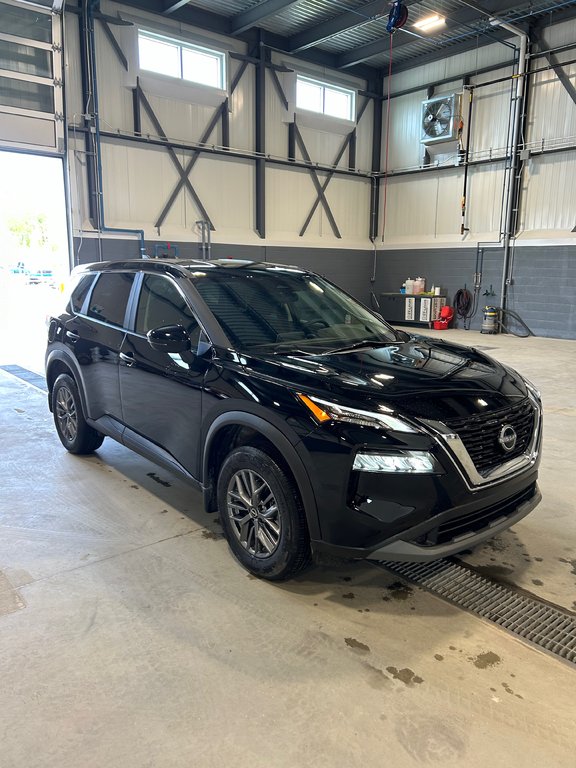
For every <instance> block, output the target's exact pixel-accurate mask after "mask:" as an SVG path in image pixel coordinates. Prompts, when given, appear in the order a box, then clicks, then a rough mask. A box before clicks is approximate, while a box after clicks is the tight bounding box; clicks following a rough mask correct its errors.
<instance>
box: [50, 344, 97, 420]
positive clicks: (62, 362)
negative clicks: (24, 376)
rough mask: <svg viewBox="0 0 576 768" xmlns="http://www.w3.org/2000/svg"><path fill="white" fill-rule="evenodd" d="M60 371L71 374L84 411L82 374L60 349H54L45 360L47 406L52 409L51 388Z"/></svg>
mask: <svg viewBox="0 0 576 768" xmlns="http://www.w3.org/2000/svg"><path fill="white" fill-rule="evenodd" d="M62 373H67V374H68V375H69V376H72V378H73V379H74V381H75V382H76V386H77V387H78V393H79V395H80V399H81V401H82V409H83V410H84V413H87V410H86V398H85V396H84V381H83V378H82V374H81V373H80V370H79V366H78V364H77V363H76V362H75V361H74V359H73V358H71V357H70V356H69V355H67V354H66V353H65V352H63V351H62V350H54V351H53V352H51V353H50V355H49V356H48V358H47V360H46V385H47V388H48V407H49V408H50V411H52V390H53V389H54V382H55V381H56V379H57V378H58V376H60V374H62Z"/></svg>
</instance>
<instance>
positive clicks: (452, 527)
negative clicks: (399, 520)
mask: <svg viewBox="0 0 576 768" xmlns="http://www.w3.org/2000/svg"><path fill="white" fill-rule="evenodd" d="M535 491H536V483H532V485H530V486H529V487H528V488H526V489H525V490H523V491H521V492H520V493H517V494H515V495H514V496H510V497H509V498H507V499H504V500H503V501H499V502H498V503H497V504H493V505H492V506H491V507H484V508H483V509H479V510H477V511H476V512H470V513H468V514H467V515H460V516H459V517H453V518H451V519H450V520H447V521H446V522H445V523H441V524H440V525H439V526H438V527H437V528H433V529H432V530H431V531H428V533H426V534H425V535H424V536H421V537H420V538H419V540H418V542H417V543H418V544H420V545H423V546H428V547H430V546H434V545H436V544H447V543H448V542H451V541H454V539H457V538H458V537H460V536H464V535H466V534H469V533H478V532H479V531H482V530H483V529H484V528H487V527H488V526H489V525H490V524H491V523H495V522H496V521H497V520H501V519H503V518H505V517H509V516H510V515H512V514H514V512H515V511H516V510H517V509H518V507H519V506H520V505H521V504H524V502H526V501H529V500H530V499H531V498H532V496H534V492H535Z"/></svg>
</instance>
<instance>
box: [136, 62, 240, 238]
mask: <svg viewBox="0 0 576 768" xmlns="http://www.w3.org/2000/svg"><path fill="white" fill-rule="evenodd" d="M248 63H249V62H247V61H243V62H242V64H241V65H240V67H239V68H238V72H236V75H235V76H234V78H233V80H232V83H231V84H230V96H231V95H232V94H233V93H234V91H235V90H236V88H237V86H238V83H239V82H240V79H241V78H242V75H243V74H244V72H245V71H246V68H247V66H248ZM138 88H139V86H138ZM139 94H142V90H141V89H139ZM228 103H229V100H228V99H226V100H225V101H224V102H223V103H222V104H221V105H220V106H219V107H218V108H217V109H216V111H215V112H214V114H213V115H212V119H211V120H210V122H209V123H208V126H207V128H206V130H205V131H204V133H203V134H202V136H201V137H200V141H199V142H198V143H199V144H205V143H206V142H207V141H208V139H209V138H210V134H211V133H212V131H213V130H214V128H215V127H216V125H217V124H218V120H220V118H221V117H222V115H223V111H224V109H227V108H228ZM148 107H149V108H150V109H151V107H150V105H148ZM146 111H147V112H148V109H146ZM148 114H149V115H150V112H148ZM152 114H153V113H152ZM150 119H151V120H152V122H154V119H155V116H154V118H152V115H150ZM156 129H157V130H158V126H156ZM162 133H164V132H163V131H162ZM175 157H176V162H177V163H178V166H179V173H180V179H179V180H178V182H177V183H176V186H175V187H174V189H173V191H172V194H171V195H170V197H169V198H168V201H167V203H166V205H165V206H164V208H163V210H162V213H161V214H160V216H159V217H158V220H157V222H156V224H155V225H154V226H155V227H160V226H162V224H163V223H164V220H165V219H166V216H167V215H168V212H169V211H170V208H172V206H173V205H174V201H175V200H176V198H177V197H178V195H179V194H180V190H181V189H182V187H184V186H186V188H187V189H188V190H189V191H190V189H191V186H192V185H191V184H190V181H189V178H188V177H189V175H190V172H191V171H192V169H193V168H194V166H195V165H196V162H197V160H198V158H199V157H200V152H194V153H193V154H192V156H191V157H190V159H189V160H188V164H187V165H186V167H185V168H182V165H181V164H180V161H179V160H178V157H177V156H176V155H175ZM194 196H195V199H196V198H197V195H196V193H195V192H194V193H193V197H194ZM198 203H200V201H199V200H198ZM198 203H197V205H198ZM198 208H199V210H201V212H202V214H203V217H204V219H205V221H207V222H208V225H209V227H210V229H211V230H212V231H214V225H213V224H212V221H211V220H210V217H209V216H208V214H207V213H206V211H205V210H204V207H203V206H202V204H201V203H200V204H199V205H198Z"/></svg>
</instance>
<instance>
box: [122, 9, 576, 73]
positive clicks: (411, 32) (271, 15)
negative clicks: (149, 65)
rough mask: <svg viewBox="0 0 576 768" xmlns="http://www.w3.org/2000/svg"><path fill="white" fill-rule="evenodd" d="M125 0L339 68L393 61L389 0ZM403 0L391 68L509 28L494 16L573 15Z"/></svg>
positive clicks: (529, 21)
mask: <svg viewBox="0 0 576 768" xmlns="http://www.w3.org/2000/svg"><path fill="white" fill-rule="evenodd" d="M124 1H125V2H126V0H124ZM127 2H128V4H129V5H133V6H137V7H140V8H144V9H146V10H148V11H152V12H156V13H159V14H162V15H165V16H171V17H172V18H176V19H179V20H181V21H184V22H188V23H191V24H194V25H197V26H201V27H203V28H205V29H210V30H212V31H216V32H220V33H223V34H227V35H230V34H231V35H234V36H237V37H240V38H241V39H244V40H246V41H247V42H251V41H253V42H254V43H256V42H258V41H262V42H264V43H265V44H266V45H267V46H269V47H271V48H275V49H278V50H281V51H284V52H288V53H292V54H295V55H298V56H301V57H303V58H306V59H308V60H311V61H316V62H318V63H321V64H323V65H325V66H329V67H333V68H336V69H343V70H349V71H352V72H356V73H358V74H364V75H365V76H366V75H369V74H370V72H372V73H373V72H374V71H375V70H380V69H384V68H385V69H386V70H387V69H388V66H389V60H390V35H389V34H388V32H387V31H386V24H387V22H388V14H389V12H390V8H391V3H390V2H382V0H376V1H374V0H191V1H190V2H186V0H127ZM404 4H405V5H406V6H408V21H407V23H406V25H405V26H404V27H403V28H402V29H399V30H397V31H396V32H395V33H394V35H393V39H392V47H393V51H392V68H393V71H396V72H398V71H401V70H404V69H408V68H411V67H414V66H419V65H422V64H426V63H428V62H431V61H434V60H438V59H442V58H445V57H446V56H450V55H452V54H454V53H459V52H462V51H466V50H470V49H474V48H477V47H480V46H483V45H487V44H489V43H492V42H495V41H502V40H505V39H507V38H509V37H510V33H509V32H506V31H505V30H503V29H501V28H498V26H495V25H494V24H491V23H490V18H491V17H497V18H498V19H500V20H505V21H508V22H513V23H515V24H516V25H518V26H521V27H522V28H524V29H525V30H526V31H529V30H530V29H531V28H532V29H536V30H539V31H540V32H541V31H542V30H543V29H545V27H546V26H548V25H550V24H554V23H557V22H560V21H564V20H570V19H576V0H571V1H570V2H553V0H531V1H530V2H527V1H526V0H524V2H520V1H519V0H500V1H499V2H495V1H494V0H483V2H482V3H475V2H464V0H423V1H421V2H410V0H405V3H404ZM431 13H438V14H440V15H442V16H444V17H445V18H446V24H445V25H444V26H443V27H442V28H441V29H440V31H437V32H431V33H429V34H423V33H419V32H418V30H417V29H415V28H414V27H413V24H414V22H416V21H418V20H419V19H422V18H423V17H426V16H429V15H430V14H431ZM574 37H575V38H576V26H575V34H574ZM574 42H576V40H575V41H574Z"/></svg>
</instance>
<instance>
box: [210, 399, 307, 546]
mask: <svg viewBox="0 0 576 768" xmlns="http://www.w3.org/2000/svg"><path fill="white" fill-rule="evenodd" d="M298 442H299V441H298V440H297V441H296V443H294V442H292V441H291V440H290V439H289V438H288V437H287V436H286V435H285V434H284V433H283V432H282V431H281V430H280V429H279V428H278V427H276V426H275V425H273V424H271V423H270V422H269V421H266V419H263V418H262V417H260V416H257V415H255V414H252V413H246V412H243V411H237V412H234V411H231V412H228V413H225V414H222V415H220V416H219V417H218V418H216V419H215V420H214V421H213V422H212V424H211V425H210V428H209V429H208V432H207V434H206V439H205V441H204V454H203V457H202V479H203V488H204V505H205V508H206V510H207V511H213V510H214V509H215V508H216V484H217V478H218V473H219V471H220V467H221V466H222V463H223V461H224V459H225V458H226V456H227V455H228V454H229V453H230V451H231V450H232V449H233V448H236V447H239V446H241V445H251V446H253V447H256V448H261V449H262V450H265V451H266V452H267V453H268V454H269V455H271V458H273V459H275V460H276V461H277V463H279V464H280V465H281V466H283V467H284V468H285V469H286V470H288V472H289V474H290V475H291V476H292V479H293V480H294V482H295V483H296V487H297V489H298V492H299V493H300V497H301V499H302V504H303V506H304V513H305V515H306V522H307V524H308V531H309V533H310V537H311V538H312V539H318V538H319V537H320V524H319V520H318V508H317V504H316V497H315V495H314V490H313V487H312V483H311V482H310V477H309V475H308V472H307V470H306V465H305V463H304V460H303V458H302V457H301V455H300V454H299V452H298V450H297V445H298Z"/></svg>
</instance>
